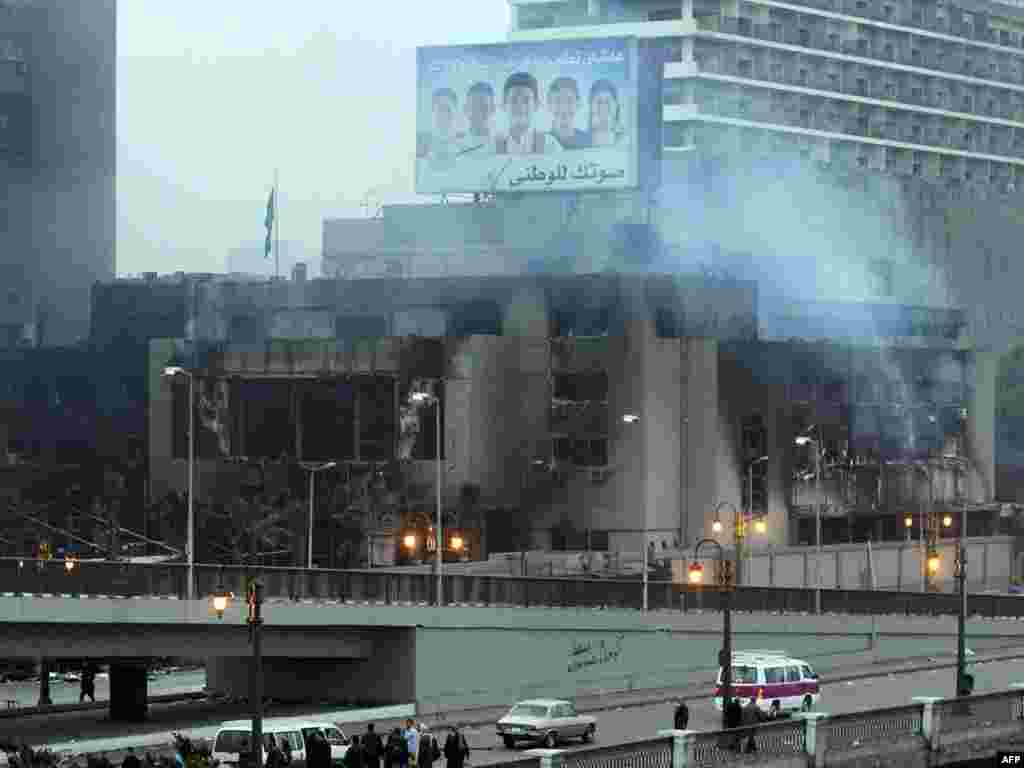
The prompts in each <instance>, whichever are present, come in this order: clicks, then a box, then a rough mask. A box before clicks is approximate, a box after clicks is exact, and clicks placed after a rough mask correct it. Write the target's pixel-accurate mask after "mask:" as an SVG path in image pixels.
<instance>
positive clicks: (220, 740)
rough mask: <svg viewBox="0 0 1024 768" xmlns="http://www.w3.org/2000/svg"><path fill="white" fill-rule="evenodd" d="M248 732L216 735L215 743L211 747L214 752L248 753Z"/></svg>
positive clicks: (223, 732) (230, 732)
mask: <svg viewBox="0 0 1024 768" xmlns="http://www.w3.org/2000/svg"><path fill="white" fill-rule="evenodd" d="M250 738H251V734H250V733H249V731H221V732H220V733H218V734H217V741H216V743H215V744H214V745H213V751H214V752H248V751H249V744H250V741H249V739H250Z"/></svg>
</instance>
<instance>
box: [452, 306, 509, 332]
mask: <svg viewBox="0 0 1024 768" xmlns="http://www.w3.org/2000/svg"><path fill="white" fill-rule="evenodd" d="M450 318H451V330H450V334H451V335H452V336H500V335H501V307H500V306H499V305H498V303H497V302H495V301H468V302H464V303H462V304H457V305H455V306H453V307H452V308H451V314H450Z"/></svg>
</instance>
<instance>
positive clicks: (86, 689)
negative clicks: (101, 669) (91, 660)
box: [78, 664, 96, 704]
mask: <svg viewBox="0 0 1024 768" xmlns="http://www.w3.org/2000/svg"><path fill="white" fill-rule="evenodd" d="M87 696H88V697H89V698H90V699H91V700H92V702H93V704H95V703H96V670H94V669H93V667H92V665H91V664H88V665H86V667H85V669H83V670H82V692H81V693H80V694H78V702H79V703H82V702H83V701H85V698H86V697H87Z"/></svg>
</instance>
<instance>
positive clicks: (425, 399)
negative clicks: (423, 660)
mask: <svg viewBox="0 0 1024 768" xmlns="http://www.w3.org/2000/svg"><path fill="white" fill-rule="evenodd" d="M409 397H410V399H411V400H412V401H413V402H414V403H432V404H433V405H434V408H435V412H436V414H437V427H436V432H437V446H436V450H437V605H438V606H441V605H444V575H443V571H444V557H443V552H444V527H443V526H444V523H443V522H442V520H441V482H442V481H441V398H439V397H438V396H437V394H436V393H431V392H413V393H412V394H411V395H410V396H409Z"/></svg>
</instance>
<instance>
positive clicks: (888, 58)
mask: <svg viewBox="0 0 1024 768" xmlns="http://www.w3.org/2000/svg"><path fill="white" fill-rule="evenodd" d="M844 1H845V0H844ZM851 1H855V0H851ZM869 7H870V6H869ZM859 15H861V16H864V17H865V18H873V17H871V16H865V14H864V13H861V14H859ZM883 21H884V19H883ZM696 30H697V31H700V32H717V33H721V34H728V35H738V36H741V37H749V38H751V39H753V40H763V41H766V42H774V43H782V44H785V45H794V46H800V47H803V48H810V49H814V50H822V51H832V52H839V53H842V54H844V55H847V56H856V57H859V58H865V59H873V60H876V61H879V62H893V63H899V64H902V65H905V66H912V67H919V68H923V69H931V70H936V71H938V72H947V73H950V74H956V75H961V76H964V77H972V78H979V79H983V80H986V81H989V82H993V83H1009V84H1011V85H1017V86H1019V85H1020V84H1021V82H1022V81H1021V76H1020V75H1015V74H1013V73H1012V72H1009V71H1005V70H1002V69H999V68H998V67H997V68H996V69H995V70H993V69H992V67H990V66H989V64H990V61H991V59H990V58H989V57H985V58H984V59H983V60H981V61H978V62H972V65H971V68H970V71H967V72H965V71H963V66H962V59H960V60H958V59H956V58H955V57H952V56H947V55H946V52H945V50H942V51H939V52H938V53H935V52H929V53H923V52H921V51H920V49H919V48H916V47H912V48H910V49H909V50H908V49H903V50H899V49H898V48H897V45H896V44H895V43H894V42H889V41H885V40H877V39H876V40H875V41H871V40H869V39H868V38H866V37H865V38H860V39H858V40H847V41H845V42H842V43H840V42H839V41H838V39H837V37H836V36H835V35H826V34H824V33H822V32H811V31H810V30H807V29H800V28H796V27H793V26H788V25H782V24H780V23H772V24H753V23H752V21H751V20H750V19H747V18H742V17H735V16H721V17H719V16H701V17H698V18H697V19H696ZM936 31H937V30H936ZM945 34H949V33H948V30H947V31H946V32H945ZM983 42H986V43H988V42H990V41H983ZM1009 50H1012V51H1013V52H1014V53H1015V54H1016V55H1021V51H1020V49H1018V48H1011V49H1009ZM982 53H983V52H982Z"/></svg>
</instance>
